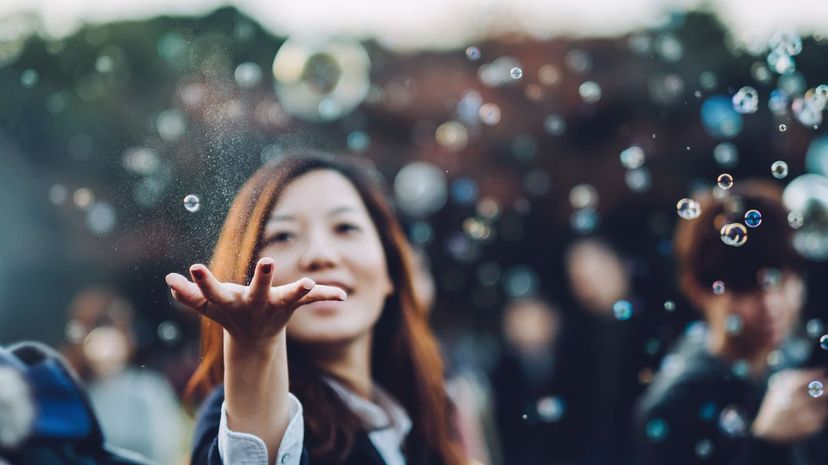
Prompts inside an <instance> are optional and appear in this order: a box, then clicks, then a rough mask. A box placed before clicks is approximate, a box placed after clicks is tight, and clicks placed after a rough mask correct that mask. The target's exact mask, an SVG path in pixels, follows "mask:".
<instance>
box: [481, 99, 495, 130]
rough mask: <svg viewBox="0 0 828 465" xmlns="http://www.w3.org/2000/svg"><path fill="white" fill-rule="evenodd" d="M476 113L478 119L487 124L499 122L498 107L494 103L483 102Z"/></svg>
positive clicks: (492, 124)
mask: <svg viewBox="0 0 828 465" xmlns="http://www.w3.org/2000/svg"><path fill="white" fill-rule="evenodd" d="M478 115H479V116H480V121H483V123H485V124H487V125H489V126H494V125H495V124H497V123H499V122H500V107H499V106H498V105H497V104H496V103H484V104H483V105H481V106H480V110H478Z"/></svg>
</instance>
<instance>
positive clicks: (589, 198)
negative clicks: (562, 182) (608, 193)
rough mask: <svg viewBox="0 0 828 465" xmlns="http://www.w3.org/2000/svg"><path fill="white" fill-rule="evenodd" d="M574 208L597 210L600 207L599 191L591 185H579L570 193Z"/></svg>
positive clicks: (570, 200) (570, 201)
mask: <svg viewBox="0 0 828 465" xmlns="http://www.w3.org/2000/svg"><path fill="white" fill-rule="evenodd" d="M569 203H570V204H571V205H572V208H576V209H580V208H595V207H597V206H598V190H597V189H595V187H593V186H591V185H589V184H578V185H576V186H575V187H573V188H572V190H570V191H569Z"/></svg>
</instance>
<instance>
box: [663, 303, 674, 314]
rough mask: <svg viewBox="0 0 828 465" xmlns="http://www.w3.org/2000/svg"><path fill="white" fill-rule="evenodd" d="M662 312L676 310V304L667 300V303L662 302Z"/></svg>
mask: <svg viewBox="0 0 828 465" xmlns="http://www.w3.org/2000/svg"><path fill="white" fill-rule="evenodd" d="M664 310H667V311H668V312H673V311H675V310H676V303H675V302H673V301H672V300H668V301H666V302H664Z"/></svg>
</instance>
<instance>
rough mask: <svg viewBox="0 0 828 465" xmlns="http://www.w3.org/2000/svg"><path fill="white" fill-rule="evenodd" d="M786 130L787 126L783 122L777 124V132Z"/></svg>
mask: <svg viewBox="0 0 828 465" xmlns="http://www.w3.org/2000/svg"><path fill="white" fill-rule="evenodd" d="M787 130H788V126H786V125H784V124H780V125H779V132H785V131H787Z"/></svg>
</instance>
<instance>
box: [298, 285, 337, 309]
mask: <svg viewBox="0 0 828 465" xmlns="http://www.w3.org/2000/svg"><path fill="white" fill-rule="evenodd" d="M347 298H348V294H347V293H346V292H345V291H343V290H342V289H340V288H338V287H336V286H325V285H322V284H317V285H316V286H314V287H313V289H311V291H310V292H308V293H307V294H305V295H304V296H303V297H302V298H301V299H299V300H298V302H296V305H305V304H309V303H313V302H319V301H322V300H333V301H342V300H345V299H347Z"/></svg>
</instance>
